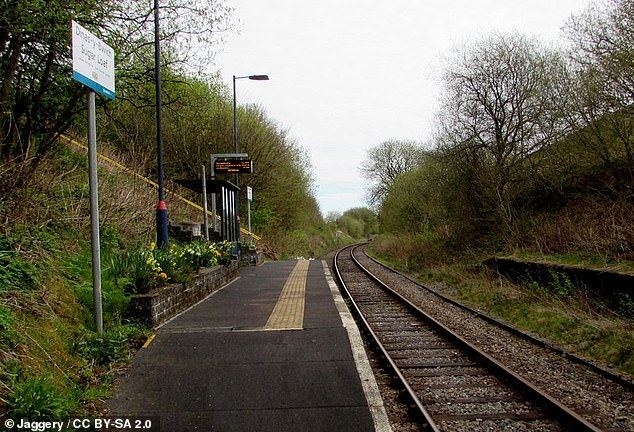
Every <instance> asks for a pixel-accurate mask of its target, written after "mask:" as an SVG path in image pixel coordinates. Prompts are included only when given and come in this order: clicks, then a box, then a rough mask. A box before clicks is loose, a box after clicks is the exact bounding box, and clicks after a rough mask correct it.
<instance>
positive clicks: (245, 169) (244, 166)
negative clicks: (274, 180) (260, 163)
mask: <svg viewBox="0 0 634 432" xmlns="http://www.w3.org/2000/svg"><path fill="white" fill-rule="evenodd" d="M214 172H215V173H216V174H225V173H226V174H253V161H252V160H248V159H247V160H245V159H229V160H215V161H214Z"/></svg>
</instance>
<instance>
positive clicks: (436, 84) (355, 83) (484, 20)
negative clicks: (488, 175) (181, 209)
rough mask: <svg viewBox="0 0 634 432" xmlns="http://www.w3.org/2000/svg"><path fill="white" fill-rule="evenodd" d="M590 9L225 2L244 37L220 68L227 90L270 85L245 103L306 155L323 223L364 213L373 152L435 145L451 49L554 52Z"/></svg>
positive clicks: (470, 0) (536, 2)
mask: <svg viewBox="0 0 634 432" xmlns="http://www.w3.org/2000/svg"><path fill="white" fill-rule="evenodd" d="M589 2H590V1H589V0H531V1H519V0H438V1H430V0H382V1H378V0H365V1H361V0H320V1H297V0H265V1H263V0H227V3H228V4H229V5H230V6H232V7H234V8H235V12H234V18H235V19H236V21H237V29H238V32H236V33H232V34H230V35H227V36H226V42H225V44H224V46H223V50H222V51H221V52H220V53H218V55H217V56H216V59H215V63H216V67H217V68H218V69H219V70H220V72H221V75H222V78H223V81H224V82H225V83H226V84H227V85H229V86H230V85H231V81H232V75H237V76H240V75H252V74H268V75H269V76H270V81H250V80H239V81H238V82H237V85H236V87H237V99H238V103H256V104H259V105H262V106H263V107H264V108H265V110H266V111H267V113H268V115H269V117H270V118H272V119H274V120H275V121H277V122H278V123H279V125H280V127H282V128H284V129H288V130H289V131H290V133H291V135H292V136H293V137H294V138H295V139H296V140H297V141H298V143H299V145H300V146H302V147H303V148H305V149H306V150H307V151H308V152H309V154H310V158H311V161H312V165H313V167H314V178H315V183H316V187H315V193H316V197H317V200H318V202H319V205H320V208H321V211H322V214H323V215H324V216H326V215H327V214H328V213H329V212H331V211H338V212H344V211H345V210H347V209H350V208H353V207H360V206H366V203H365V201H364V193H365V188H364V179H363V177H362V176H361V174H360V172H359V166H360V165H361V163H362V162H363V161H364V160H365V159H366V152H367V150H368V149H369V148H371V147H374V146H376V145H378V144H380V143H381V142H383V141H386V140H388V139H392V138H394V139H399V140H414V141H420V142H421V143H423V142H425V141H426V140H427V139H428V138H429V137H430V136H431V135H432V131H433V116H434V112H435V110H436V100H437V97H438V95H439V90H440V80H439V69H440V66H441V65H442V57H443V55H445V54H446V53H447V52H448V50H449V49H450V48H451V47H452V46H455V45H456V44H460V43H464V42H465V41H468V40H472V39H474V38H479V37H483V36H486V35H489V34H491V33H492V32H495V31H498V32H510V31H519V32H521V33H523V34H527V35H531V36H536V37H538V38H540V39H542V40H544V41H558V40H561V27H562V26H563V25H564V23H565V22H566V20H567V19H568V18H569V17H570V15H571V14H577V13H579V12H581V11H582V10H583V9H585V8H586V7H587V5H588V4H589ZM256 169H257V166H256ZM254 199H257V191H254Z"/></svg>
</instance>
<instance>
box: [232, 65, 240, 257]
mask: <svg viewBox="0 0 634 432" xmlns="http://www.w3.org/2000/svg"><path fill="white" fill-rule="evenodd" d="M233 150H234V152H235V153H236V154H238V110H237V102H236V76H235V75H234V76H233ZM239 176H240V175H239V174H238V173H236V187H239V186H240V183H239V182H240V180H239ZM239 194H240V191H239V190H238V191H237V192H236V195H237V196H236V211H235V215H234V217H235V225H234V228H235V234H234V235H235V241H236V245H235V247H236V251H237V252H236V255H238V256H239V254H240V195H239Z"/></svg>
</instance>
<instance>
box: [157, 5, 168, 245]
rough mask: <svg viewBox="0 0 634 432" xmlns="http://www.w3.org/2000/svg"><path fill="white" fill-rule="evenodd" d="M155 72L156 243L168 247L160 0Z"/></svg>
mask: <svg viewBox="0 0 634 432" xmlns="http://www.w3.org/2000/svg"><path fill="white" fill-rule="evenodd" d="M154 74H155V81H156V165H157V170H158V204H157V205H156V244H157V246H158V247H159V249H166V248H167V243H168V237H167V221H168V217H167V205H166V204H165V186H164V181H163V124H162V122H163V115H162V112H161V47H160V32H159V0H154Z"/></svg>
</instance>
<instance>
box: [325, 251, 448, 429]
mask: <svg viewBox="0 0 634 432" xmlns="http://www.w3.org/2000/svg"><path fill="white" fill-rule="evenodd" d="M345 249H347V247H345V248H342V249H340V250H338V251H337V253H336V254H335V256H334V258H333V268H334V271H335V275H336V276H337V280H338V281H339V284H340V285H341V287H342V289H343V290H344V294H345V296H346V297H347V298H348V300H349V301H350V303H351V304H352V306H353V308H354V310H355V312H356V315H357V317H358V318H359V319H360V320H361V322H362V323H363V326H364V327H365V329H366V331H367V332H368V333H369V334H370V336H371V337H372V340H373V343H374V344H376V346H377V347H378V348H379V350H380V351H381V352H382V354H383V356H384V358H385V359H386V360H387V362H388V363H389V365H390V367H391V368H392V370H393V371H394V373H395V374H396V376H397V377H398V379H399V382H400V383H401V385H402V386H403V388H404V389H405V391H406V392H407V395H408V396H409V398H410V399H411V401H412V402H413V403H414V405H416V408H417V409H418V411H419V412H420V415H421V416H422V417H423V418H424V419H425V421H426V422H427V424H428V426H429V428H430V430H431V431H433V432H441V430H440V429H439V428H438V426H437V425H436V423H435V422H434V420H433V418H432V416H431V414H429V412H428V411H427V409H426V408H425V407H424V406H423V403H422V402H421V401H420V399H419V398H418V396H417V395H416V392H415V391H414V390H413V389H412V387H411V386H410V385H409V383H408V382H407V379H405V376H404V375H403V373H402V372H401V370H400V368H399V367H398V366H397V365H396V363H395V362H394V360H392V358H391V356H390V355H389V353H388V351H387V349H386V348H385V347H384V346H383V344H382V343H381V341H380V340H379V337H378V336H377V334H376V333H375V332H374V330H372V327H371V326H370V323H369V322H368V321H367V320H366V318H365V316H364V315H363V313H362V312H361V309H360V308H359V306H358V305H357V303H356V302H355V301H354V299H353V297H352V294H351V293H350V291H349V290H348V287H347V286H346V283H345V282H344V280H343V277H342V275H341V271H340V270H339V262H338V259H339V255H340V254H341V253H342V252H343V251H344V250H345ZM350 256H351V258H352V259H353V260H354V257H353V256H352V249H351V250H350Z"/></svg>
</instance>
